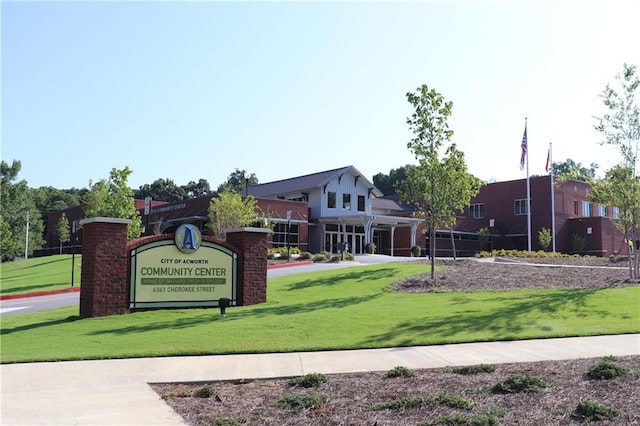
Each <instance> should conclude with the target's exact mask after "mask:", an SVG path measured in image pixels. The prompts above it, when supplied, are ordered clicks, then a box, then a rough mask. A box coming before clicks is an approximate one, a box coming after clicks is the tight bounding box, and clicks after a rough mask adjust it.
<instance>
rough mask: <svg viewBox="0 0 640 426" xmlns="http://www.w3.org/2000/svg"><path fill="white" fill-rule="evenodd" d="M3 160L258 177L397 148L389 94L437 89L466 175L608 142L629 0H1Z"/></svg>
mask: <svg viewBox="0 0 640 426" xmlns="http://www.w3.org/2000/svg"><path fill="white" fill-rule="evenodd" d="M1 14H2V17H1V19H2V111H1V112H2V114H1V117H2V123H1V124H2V134H1V137H2V159H3V160H5V161H8V162H11V160H13V159H18V160H20V161H21V162H22V172H21V174H20V178H21V179H25V180H27V182H28V183H29V185H30V186H32V187H39V186H53V187H57V188H61V189H62V188H71V187H86V186H87V185H88V183H89V181H90V180H93V181H96V180H99V179H101V178H105V177H107V176H108V175H109V171H110V170H111V168H113V167H117V168H122V167H124V166H129V167H130V168H131V169H132V170H133V174H132V176H131V177H130V179H129V184H130V186H131V187H133V188H137V187H139V186H140V185H143V184H145V183H151V182H153V181H154V180H155V179H158V178H170V179H173V180H174V182H175V183H176V184H178V185H184V184H186V183H187V182H189V181H191V180H194V181H197V180H198V179H200V178H203V179H207V180H208V181H209V183H210V184H211V186H212V187H213V188H216V187H217V186H218V185H219V184H220V183H222V182H223V181H224V180H226V178H227V176H228V175H229V174H230V173H231V172H233V171H234V169H236V168H238V169H245V170H247V171H248V172H250V173H255V174H256V176H257V177H258V179H259V180H260V182H268V181H272V180H278V179H283V178H287V177H292V176H298V175H302V174H307V173H313V172H318V171H322V170H327V169H332V168H336V167H341V166H346V165H354V166H355V167H356V168H357V169H358V170H360V171H361V172H362V173H363V174H364V175H365V177H367V178H368V179H370V180H371V179H372V178H373V175H375V174H376V173H379V172H383V173H389V170H390V169H392V168H397V167H400V166H403V165H405V164H409V163H414V159H413V156H412V154H411V153H410V152H409V150H408V149H407V148H406V144H407V142H408V141H409V140H410V138H411V134H410V132H409V130H408V127H407V124H406V118H407V117H408V116H409V115H410V114H411V112H412V110H411V106H410V105H409V103H408V102H407V100H406V93H407V92H409V91H415V90H416V88H417V87H419V86H420V85H422V84H427V85H428V86H429V87H430V88H434V89H436V90H437V91H439V92H440V93H441V94H442V95H443V96H444V97H445V98H446V99H447V100H449V101H452V102H453V115H452V117H451V119H450V121H449V124H450V127H451V128H452V129H453V130H454V136H453V139H452V142H455V143H456V144H457V145H458V147H459V148H460V149H461V150H462V151H464V152H465V155H466V159H467V164H468V167H469V171H470V172H471V173H473V174H475V175H476V176H478V177H480V178H481V179H483V180H487V181H488V180H498V181H501V180H509V179H519V178H524V177H525V176H526V174H525V172H523V171H520V168H519V160H520V141H521V138H522V132H523V129H524V122H525V117H527V118H528V136H529V152H530V157H529V165H530V174H532V175H534V174H543V173H544V165H545V160H546V156H547V149H548V146H549V142H553V154H554V158H553V159H554V161H564V160H565V159H567V158H571V159H573V160H575V161H578V162H581V163H583V164H584V165H589V164H590V163H592V162H595V163H598V164H599V165H600V168H601V169H606V168H608V167H610V166H611V165H612V164H614V163H615V162H616V161H617V159H618V157H617V153H616V152H615V150H614V149H613V148H611V147H601V146H600V145H599V144H598V142H599V141H600V140H601V137H600V135H599V134H598V133H597V132H596V131H595V130H593V124H594V119H593V116H594V115H600V114H602V112H603V109H602V108H603V107H602V102H601V100H600V98H599V94H600V93H601V92H602V90H603V89H604V88H605V86H606V84H607V83H615V79H614V77H615V75H616V74H617V73H619V72H620V71H621V70H622V65H623V63H625V62H626V63H631V64H636V65H638V66H640V47H639V45H638V41H639V40H640V25H638V16H640V2H637V1H635V0H630V1H616V0H606V1H589V0H587V1H532V2H526V1H496V2H482V1H474V2H449V1H447V2H444V1H426V2H251V3H249V2H233V3H227V2H117V1H114V2H101V3H98V2H73V1H71V2H60V3H57V2H25V1H21V2H7V1H3V2H2V4H1Z"/></svg>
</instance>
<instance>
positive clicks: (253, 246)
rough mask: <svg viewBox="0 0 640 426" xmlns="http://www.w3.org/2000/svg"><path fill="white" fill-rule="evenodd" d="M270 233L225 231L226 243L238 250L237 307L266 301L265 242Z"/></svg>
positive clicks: (262, 231)
mask: <svg viewBox="0 0 640 426" xmlns="http://www.w3.org/2000/svg"><path fill="white" fill-rule="evenodd" d="M270 232H271V230H270V229H266V228H236V229H231V230H228V231H227V242H228V243H229V244H231V245H233V246H235V247H236V248H238V249H239V251H240V255H239V256H238V299H237V302H238V304H239V305H253V304H256V303H264V302H266V301H267V241H268V235H269V233H270Z"/></svg>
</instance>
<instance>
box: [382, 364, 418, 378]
mask: <svg viewBox="0 0 640 426" xmlns="http://www.w3.org/2000/svg"><path fill="white" fill-rule="evenodd" d="M412 376H413V370H411V369H410V368H407V367H403V366H400V365H398V366H395V367H393V368H392V369H391V370H389V371H387V372H386V373H384V378H385V379H393V378H395V377H412Z"/></svg>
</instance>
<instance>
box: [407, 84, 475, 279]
mask: <svg viewBox="0 0 640 426" xmlns="http://www.w3.org/2000/svg"><path fill="white" fill-rule="evenodd" d="M407 100H408V101H409V103H411V105H412V106H413V108H414V112H413V114H412V115H411V116H410V117H409V118H407V124H408V125H409V129H410V130H411V131H412V133H413V135H414V137H413V138H412V139H411V141H410V142H408V143H407V148H409V150H411V152H412V153H413V155H414V156H415V158H416V160H418V165H417V166H416V167H415V168H408V169H407V170H406V172H407V178H406V180H405V181H404V183H403V184H401V188H400V194H401V196H402V199H403V200H404V201H406V202H407V203H409V204H410V205H412V206H413V207H414V208H415V209H416V214H417V215H418V216H420V217H422V218H424V220H425V225H426V226H425V229H427V230H428V232H429V247H428V248H427V249H428V250H429V253H430V257H431V278H432V279H435V252H436V244H435V233H436V230H437V229H438V228H440V227H452V226H453V225H455V222H456V213H457V212H460V213H461V212H462V211H463V210H464V208H465V207H467V206H469V203H470V201H471V197H473V196H474V195H476V194H477V193H478V190H479V189H480V185H481V181H480V180H479V179H477V178H476V177H474V176H473V175H471V174H469V172H468V171H467V165H466V162H465V159H464V153H463V152H462V151H459V150H458V149H457V147H456V145H455V144H451V145H449V146H448V147H447V148H446V150H445V153H444V156H443V157H442V158H440V150H441V149H442V148H444V145H445V144H446V143H448V142H449V140H450V139H451V136H453V131H452V130H450V129H449V125H448V123H447V119H448V118H449V116H450V115H451V110H452V108H453V103H452V102H446V101H445V99H444V97H443V96H442V95H441V94H440V93H438V92H437V91H435V90H434V89H429V88H428V87H427V85H422V86H421V87H419V88H418V89H417V92H416V93H411V92H409V93H407Z"/></svg>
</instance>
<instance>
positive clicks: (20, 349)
mask: <svg viewBox="0 0 640 426" xmlns="http://www.w3.org/2000/svg"><path fill="white" fill-rule="evenodd" d="M424 268H425V266H424V265H419V264H413V263H392V264H384V265H373V266H363V267H352V268H347V269H339V270H333V271H329V272H318V273H313V274H300V275H290V276H285V277H279V278H273V279H269V282H268V296H267V298H268V301H267V303H264V304H259V305H253V306H246V307H232V308H229V309H228V310H227V316H226V317H225V318H222V317H221V316H220V313H219V311H218V310H217V309H181V310H159V311H146V312H138V313H134V314H128V315H119V316H111V317H102V318H90V319H83V320H80V319H78V308H77V307H70V308H63V309H57V310H52V311H47V312H40V313H34V314H23V315H15V316H7V317H4V318H3V319H2V327H1V332H2V352H1V361H2V362H3V363H7V362H26V361H44V360H67V359H96V358H129V357H146V356H169V355H200V354H226V353H260V352H288V351H315V350H335V349H354V348H377V347H394V346H414V345H432V344H443V343H459V342H474V341H490V340H516V339H529V338H548V337H564V336H580V335H585V336H586V335H599V334H621V333H637V332H640V312H639V310H638V306H639V305H640V287H627V288H616V289H605V290H566V291H565V290H562V291H561V290H544V291H543V290H527V291H510V292H480V293H436V294H415V293H414V294H411V293H391V292H388V291H387V290H386V288H387V287H388V285H389V284H391V283H392V282H394V281H396V280H398V279H401V278H403V277H407V276H410V275H415V274H417V273H419V272H424V270H425V269H424Z"/></svg>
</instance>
